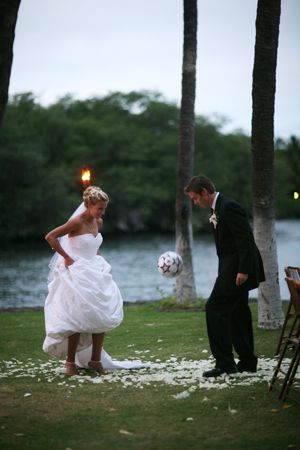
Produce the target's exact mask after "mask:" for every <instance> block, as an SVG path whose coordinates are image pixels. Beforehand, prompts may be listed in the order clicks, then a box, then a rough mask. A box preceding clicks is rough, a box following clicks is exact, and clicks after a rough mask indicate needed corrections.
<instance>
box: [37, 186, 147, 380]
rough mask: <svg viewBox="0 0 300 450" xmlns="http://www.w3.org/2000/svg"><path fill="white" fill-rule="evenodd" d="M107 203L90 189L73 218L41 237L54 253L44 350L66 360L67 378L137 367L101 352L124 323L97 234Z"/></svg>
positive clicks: (100, 193)
mask: <svg viewBox="0 0 300 450" xmlns="http://www.w3.org/2000/svg"><path fill="white" fill-rule="evenodd" d="M108 202H109V198H108V195H107V194H106V193H105V192H104V191H102V189H100V188H99V187H96V186H89V187H88V188H87V189H86V190H85V191H84V193H83V203H82V204H81V205H80V206H79V207H78V208H77V210H76V211H75V212H74V213H73V215H72V216H71V218H70V219H69V220H68V221H67V222H66V223H65V224H63V225H61V226H59V227H57V228H55V229H54V230H52V231H50V232H49V233H48V234H47V235H46V236H45V239H46V241H47V242H48V243H49V245H50V246H51V247H52V249H54V250H55V251H56V253H55V254H54V256H53V257H52V259H51V262H50V265H49V267H50V273H49V278H48V291H49V292H48V296H47V298H46V302H45V326H46V338H45V341H44V344H43V350H44V351H45V352H46V353H49V354H50V355H52V356H57V357H66V363H65V373H66V374H67V375H69V376H72V375H77V366H80V367H85V368H90V369H92V370H94V371H96V372H98V373H99V374H105V373H106V372H105V369H113V368H119V369H122V368H126V369H127V368H137V367H141V364H139V363H138V362H134V361H123V362H118V361H113V360H112V359H111V357H110V356H109V355H108V354H107V353H106V352H105V351H104V350H103V349H102V346H103V340H104V333H105V332H107V331H110V330H113V329H114V328H116V327H117V326H118V325H120V323H121V322H122V320H123V299H122V296H121V293H120V291H119V288H118V286H117V285H116V283H115V282H114V280H113V278H112V276H111V273H110V272H111V266H110V265H109V264H108V263H107V261H105V259H104V258H103V257H102V256H101V255H100V253H99V247H100V245H101V243H102V241H103V239H102V236H101V234H100V232H99V230H101V226H102V223H103V220H102V216H103V215H104V214H105V210H106V207H107V205H108Z"/></svg>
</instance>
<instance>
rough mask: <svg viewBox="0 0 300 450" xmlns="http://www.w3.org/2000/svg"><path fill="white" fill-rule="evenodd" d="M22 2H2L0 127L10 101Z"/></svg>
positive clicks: (0, 5)
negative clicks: (9, 94)
mask: <svg viewBox="0 0 300 450" xmlns="http://www.w3.org/2000/svg"><path fill="white" fill-rule="evenodd" d="M20 3H21V0H0V125H1V123H2V120H3V116H4V111H5V107H6V104H7V101H8V87H9V80H10V73H11V66H12V61H13V43H14V39H15V27H16V23H17V17H18V11H19V6H20Z"/></svg>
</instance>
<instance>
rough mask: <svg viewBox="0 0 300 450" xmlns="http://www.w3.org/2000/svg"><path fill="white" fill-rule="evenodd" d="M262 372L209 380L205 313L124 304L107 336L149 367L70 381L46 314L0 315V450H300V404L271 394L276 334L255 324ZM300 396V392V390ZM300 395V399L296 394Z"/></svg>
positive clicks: (113, 346) (109, 346)
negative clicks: (48, 336) (205, 375)
mask: <svg viewBox="0 0 300 450" xmlns="http://www.w3.org/2000/svg"><path fill="white" fill-rule="evenodd" d="M251 308H252V310H253V322H254V329H255V342H256V351H257V354H258V356H259V358H260V359H259V361H260V370H259V371H258V372H257V374H252V375H249V374H244V375H238V376H232V377H224V379H221V380H214V381H209V382H206V381H204V380H203V379H202V378H201V373H202V370H203V368H207V367H209V366H210V365H212V364H213V360H212V359H211V358H210V351H209V346H208V341H207V335H206V327H205V317H204V313H203V311H201V310H199V311H171V312H170V311H169V312H161V311H159V310H158V309H157V308H156V305H155V304H154V305H153V304H152V305H139V306H129V307H126V308H125V319H124V322H123V324H122V325H121V326H120V327H119V328H118V329H116V330H115V331H113V332H111V333H110V334H107V336H106V340H105V346H104V348H105V349H106V350H107V351H108V352H109V353H110V354H111V355H112V356H113V357H114V358H115V359H119V360H124V359H141V360H142V361H145V362H149V363H150V367H148V368H145V369H142V370H134V371H118V372H115V373H113V374H108V375H106V376H104V377H97V376H95V375H94V374H90V373H88V372H87V371H81V373H80V376H78V377H75V378H72V379H69V378H66V377H65V376H64V375H63V374H62V373H61V371H60V368H61V367H62V366H63V363H62V362H61V361H58V360H55V359H51V358H49V357H48V356H47V355H45V354H44V353H43V352H42V350H41V346H42V342H43V339H44V322H43V313H42V311H24V312H2V313H0V327H1V343H0V355H1V356H0V383H1V384H0V405H1V406H0V421H1V426H0V447H1V448H3V449H5V450H12V449H30V450H48V449H49V450H50V449H51V450H53V449H56V450H60V449H62V450H65V449H72V450H96V449H97V450H98V449H104V450H106V449H107V450H108V449H112V450H115V449H116V450H119V449H130V450H132V449H139V450H144V449H145V450H146V449H153V450H154V449H170V450H171V449H172V450H173V449H174V450H175V449H176V450H177V449H178V450H185V449H197V450H201V449H205V450H210V449H211V450H219V449H220V450H221V449H222V450H223V449H224V448H227V447H229V448H230V449H231V450H243V449H249V450H250V449H251V450H253V449H255V450H259V449H263V450H271V449H272V450H277V449H278V450H279V449H280V450H282V449H287V448H295V449H296V448H300V444H299V443H300V438H299V429H298V423H299V417H300V412H299V406H297V405H296V404H294V403H293V402H292V401H289V403H287V404H282V403H280V402H278V400H277V392H271V393H269V392H268V379H269V378H270V375H271V373H272V368H273V366H274V363H275V360H274V358H273V354H274V349H275V348H276V342H277V339H278V336H279V331H262V330H258V329H257V326H256V325H257V324H256V305H255V304H252V305H251ZM298 394H299V392H298ZM298 398H299V395H298Z"/></svg>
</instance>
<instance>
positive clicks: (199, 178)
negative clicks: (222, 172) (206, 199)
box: [184, 175, 216, 194]
mask: <svg viewBox="0 0 300 450" xmlns="http://www.w3.org/2000/svg"><path fill="white" fill-rule="evenodd" d="M204 188H205V189H207V190H208V192H209V193H210V194H213V193H214V192H216V188H215V185H214V183H213V182H212V181H211V180H210V179H209V178H208V177H206V176H205V175H196V176H194V177H192V178H191V179H190V181H189V182H188V184H187V186H186V187H185V188H184V192H185V194H188V193H189V192H195V193H196V194H201V192H202V191H203V189H204Z"/></svg>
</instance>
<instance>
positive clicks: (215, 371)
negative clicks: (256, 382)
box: [202, 367, 237, 378]
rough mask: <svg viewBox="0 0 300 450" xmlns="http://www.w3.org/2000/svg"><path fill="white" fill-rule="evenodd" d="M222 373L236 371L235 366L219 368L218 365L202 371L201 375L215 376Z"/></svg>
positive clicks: (206, 376) (205, 376)
mask: <svg viewBox="0 0 300 450" xmlns="http://www.w3.org/2000/svg"><path fill="white" fill-rule="evenodd" d="M223 373H226V374H227V375H229V374H230V373H237V368H236V367H232V368H231V369H226V370H225V369H219V367H215V368H214V369H210V370H207V371H206V372H203V374H202V376H203V377H204V378H216V377H219V376H220V375H223Z"/></svg>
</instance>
